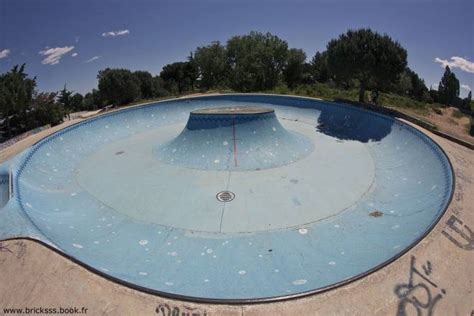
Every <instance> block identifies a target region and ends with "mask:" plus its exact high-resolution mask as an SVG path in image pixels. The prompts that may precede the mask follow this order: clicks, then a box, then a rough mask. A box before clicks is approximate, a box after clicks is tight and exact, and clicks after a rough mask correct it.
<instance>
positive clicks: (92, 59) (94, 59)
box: [84, 56, 101, 64]
mask: <svg viewBox="0 0 474 316" xmlns="http://www.w3.org/2000/svg"><path fill="white" fill-rule="evenodd" d="M100 57H101V56H94V57H92V58H90V59H88V60H86V61H85V62H84V63H86V64H88V63H91V62H93V61H96V60H97V59H99V58H100Z"/></svg>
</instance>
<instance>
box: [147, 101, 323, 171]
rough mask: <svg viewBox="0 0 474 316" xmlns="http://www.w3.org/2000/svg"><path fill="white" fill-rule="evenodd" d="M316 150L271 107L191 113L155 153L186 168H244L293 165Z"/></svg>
mask: <svg viewBox="0 0 474 316" xmlns="http://www.w3.org/2000/svg"><path fill="white" fill-rule="evenodd" d="M219 109H221V108H220V107H219ZM237 136H238V137H237ZM236 147H238V150H237V148H236ZM313 149H314V145H313V144H312V143H311V142H310V141H309V140H308V139H307V138H306V137H304V136H303V135H301V134H299V133H297V132H294V131H288V130H287V129H285V128H284V127H283V126H282V125H281V124H280V122H279V121H278V119H277V117H276V115H275V112H274V111H273V110H272V111H271V112H266V113H257V114H255V113H246V114H237V113H234V114H233V115H231V114H218V113H212V114H203V113H191V114H190V116H189V119H188V122H187V123H186V126H185V127H184V129H183V131H182V132H181V133H180V134H179V135H178V136H177V137H176V138H173V139H172V140H171V141H169V142H165V143H164V144H160V145H158V146H157V149H156V152H155V154H156V157H157V159H158V160H160V161H163V162H166V163H169V164H173V165H179V166H183V167H187V168H194V169H202V170H227V171H239V170H240V171H242V170H264V169H269V168H275V167H278V166H282V165H286V164H290V163H293V162H295V161H298V160H299V159H302V158H304V157H305V156H307V155H308V154H309V153H310V152H311V151H313ZM234 153H235V154H234Z"/></svg>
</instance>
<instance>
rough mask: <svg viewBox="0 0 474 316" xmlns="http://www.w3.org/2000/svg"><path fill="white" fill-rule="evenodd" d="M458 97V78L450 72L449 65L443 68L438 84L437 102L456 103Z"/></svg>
mask: <svg viewBox="0 0 474 316" xmlns="http://www.w3.org/2000/svg"><path fill="white" fill-rule="evenodd" d="M458 97H459V80H458V79H457V78H456V75H455V74H454V73H453V72H451V69H450V68H449V66H446V68H445V69H444V74H443V77H442V78H441V81H440V82H439V85H438V98H439V102H441V103H443V104H448V105H454V104H455V103H457V102H456V101H457V98H458Z"/></svg>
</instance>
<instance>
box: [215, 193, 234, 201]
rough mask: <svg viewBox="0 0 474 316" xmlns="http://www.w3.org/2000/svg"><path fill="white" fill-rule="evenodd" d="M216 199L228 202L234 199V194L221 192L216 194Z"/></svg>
mask: <svg viewBox="0 0 474 316" xmlns="http://www.w3.org/2000/svg"><path fill="white" fill-rule="evenodd" d="M216 198H217V199H218V200H219V201H221V202H230V201H232V200H233V199H234V198H235V194H234V193H233V192H230V191H221V192H219V193H217V195H216Z"/></svg>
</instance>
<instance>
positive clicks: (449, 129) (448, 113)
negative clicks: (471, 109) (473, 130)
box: [397, 107, 474, 144]
mask: <svg viewBox="0 0 474 316" xmlns="http://www.w3.org/2000/svg"><path fill="white" fill-rule="evenodd" d="M437 109H438V110H439V111H440V112H441V114H438V113H436V112H435V111H434V110H433V109H430V110H429V111H428V113H427V114H421V113H420V112H417V111H414V110H411V109H403V110H401V112H403V113H406V114H409V115H413V116H416V117H418V118H420V119H422V120H425V121H428V122H429V123H431V124H434V125H435V126H436V127H437V128H438V130H440V131H441V132H445V133H447V134H450V135H452V136H455V137H457V138H460V139H462V140H464V141H467V142H469V143H471V144H474V137H473V136H471V135H469V129H470V118H469V116H468V115H465V114H463V113H461V112H460V111H459V110H458V109H456V108H454V107H449V108H437ZM397 110H400V109H398V108H397Z"/></svg>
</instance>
